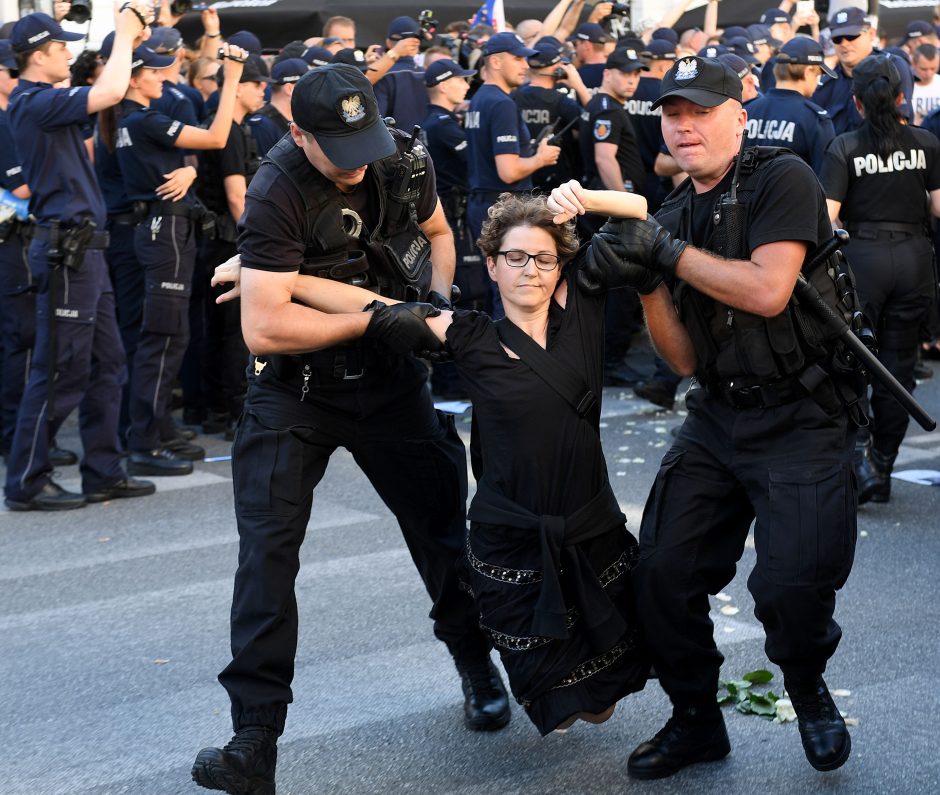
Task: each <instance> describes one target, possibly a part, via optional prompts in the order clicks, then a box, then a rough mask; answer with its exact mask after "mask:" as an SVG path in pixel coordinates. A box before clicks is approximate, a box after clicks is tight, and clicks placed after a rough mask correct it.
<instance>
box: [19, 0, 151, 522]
mask: <svg viewBox="0 0 940 795" xmlns="http://www.w3.org/2000/svg"><path fill="white" fill-rule="evenodd" d="M150 13H151V12H150V9H149V7H148V6H146V5H145V4H144V3H133V4H127V5H126V6H125V7H124V10H122V11H121V12H120V14H119V16H118V20H117V30H116V33H115V40H114V47H113V51H112V55H111V59H110V60H109V62H108V63H107V64H105V66H104V68H103V69H102V72H101V75H100V76H99V78H98V80H97V82H96V83H95V85H94V86H91V87H75V88H69V89H56V88H53V87H52V84H53V83H57V82H59V81H61V80H64V79H65V78H67V77H68V76H69V68H68V63H69V60H70V58H71V56H70V54H69V51H68V48H67V47H66V45H65V42H67V41H75V40H76V39H80V38H81V36H80V35H79V34H73V33H66V32H65V31H63V30H62V28H61V27H60V26H59V25H58V23H56V22H55V21H54V20H53V19H52V18H51V17H49V16H48V15H46V14H29V15H27V16H25V17H23V18H22V19H20V20H19V21H18V22H17V23H16V25H15V26H14V28H13V34H12V44H13V50H14V52H15V53H16V59H17V65H18V66H19V68H20V82H19V85H18V86H17V87H16V89H15V91H14V93H13V95H12V97H11V100H10V110H9V116H10V124H11V127H12V130H13V138H14V141H15V144H16V151H17V153H18V154H19V155H20V157H21V158H22V159H23V172H24V176H25V177H26V182H27V184H28V185H29V186H30V189H31V191H32V196H31V198H30V210H31V212H32V214H33V215H34V216H35V218H36V220H37V228H36V231H35V234H34V236H33V239H32V242H31V244H30V252H29V261H30V268H31V270H32V278H33V280H34V282H35V283H36V284H37V286H38V288H39V293H38V297H37V313H36V345H35V349H34V354H33V359H32V362H31V370H30V375H29V382H28V383H27V385H26V390H25V392H24V394H23V402H22V404H21V406H20V412H19V415H18V417H17V427H16V434H15V435H14V438H13V447H12V449H11V451H10V455H9V458H8V466H7V479H6V504H7V506H8V507H10V508H12V509H14V510H36V509H39V510H65V509H71V508H80V507H82V506H83V505H85V503H86V502H89V501H90V502H102V501H105V500H109V499H113V498H118V497H137V496H142V495H145V494H152V493H153V491H154V486H153V484H152V483H147V482H145V481H137V480H134V479H133V478H128V477H127V475H126V474H125V472H124V469H123V466H122V464H121V451H120V445H119V441H118V428H117V426H118V411H119V406H120V396H121V384H122V383H123V380H124V378H125V363H124V353H123V351H122V350H121V340H120V336H119V334H118V328H117V322H116V320H115V314H114V293H113V291H112V289H111V284H110V281H109V279H108V270H107V265H106V263H105V260H104V255H103V251H104V249H105V247H106V246H107V235H106V233H105V232H104V231H103V230H104V225H105V220H106V219H105V208H104V202H103V201H102V198H101V191H100V190H99V189H98V186H97V184H96V182H95V176H94V171H93V170H92V167H91V163H90V162H89V159H88V154H87V150H86V148H85V142H84V129H85V127H86V125H87V124H88V115H89V114H90V113H95V112H98V111H100V110H103V109H104V108H106V107H109V106H111V105H113V104H115V103H116V102H118V101H119V100H120V99H121V97H122V96H123V95H124V91H125V89H126V88H127V82H128V78H129V76H130V66H131V49H132V46H133V41H134V38H135V37H136V36H138V35H140V34H141V33H142V31H143V29H144V27H145V23H144V21H143V20H144V18H145V15H147V14H150ZM66 286H67V287H68V289H67V290H66ZM76 407H79V412H80V431H81V435H82V446H83V448H84V457H83V459H82V463H81V473H82V489H83V492H84V494H71V493H69V492H66V491H64V490H63V489H62V488H61V487H60V486H58V485H57V484H56V483H55V482H54V481H53V480H52V478H51V475H52V465H51V462H50V460H49V439H50V438H51V436H52V435H54V433H55V431H56V429H57V428H58V427H59V426H60V425H61V423H62V421H63V420H64V419H65V418H66V417H67V416H68V415H69V414H70V413H71V411H72V410H73V409H74V408H76Z"/></svg>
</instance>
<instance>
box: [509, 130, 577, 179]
mask: <svg viewBox="0 0 940 795" xmlns="http://www.w3.org/2000/svg"><path fill="white" fill-rule="evenodd" d="M559 155H561V147H559V146H550V145H549V143H548V139H547V138H545V139H543V140H542V141H540V142H539V146H538V149H536V150H535V154H534V155H532V156H531V157H522V156H520V155H510V154H505V155H496V173H497V174H499V178H500V179H501V180H502V181H503V182H505V183H507V184H508V183H511V182H518V181H519V180H521V179H525V178H526V177H528V176H531V175H532V174H534V173H535V172H536V171H538V170H539V169H540V168H545V166H553V165H555V163H557V162H558V157H559Z"/></svg>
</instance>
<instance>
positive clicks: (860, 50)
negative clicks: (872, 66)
mask: <svg viewBox="0 0 940 795" xmlns="http://www.w3.org/2000/svg"><path fill="white" fill-rule="evenodd" d="M829 31H830V34H831V36H832V43H833V44H834V45H835V48H836V56H838V58H839V63H838V64H836V68H835V70H834V71H835V73H836V77H831V78H824V79H823V80H822V82H821V83H820V85H819V88H817V89H816V91H815V92H814V93H813V102H815V103H816V104H817V105H819V106H820V107H821V108H824V109H825V110H826V112H827V113H828V114H829V118H830V119H832V125H833V128H834V129H835V133H836V135H841V134H842V133H844V132H849V131H850V130H854V129H856V128H857V127H859V126H860V125H861V123H862V117H861V116H859V114H858V110H856V108H855V102H854V101H853V99H852V70H853V69H854V68H855V65H856V64H858V63H859V62H861V61H862V59H864V58H867V57H868V56H869V55H871V52H872V46H873V45H872V30H871V25H870V24H869V22H868V19H867V18H866V16H865V12H864V11H862V10H861V9H860V8H856V7H854V6H849V7H848V8H843V9H842V10H841V11H837V12H836V13H835V14H833V15H832V16H831V17H830V18H829Z"/></svg>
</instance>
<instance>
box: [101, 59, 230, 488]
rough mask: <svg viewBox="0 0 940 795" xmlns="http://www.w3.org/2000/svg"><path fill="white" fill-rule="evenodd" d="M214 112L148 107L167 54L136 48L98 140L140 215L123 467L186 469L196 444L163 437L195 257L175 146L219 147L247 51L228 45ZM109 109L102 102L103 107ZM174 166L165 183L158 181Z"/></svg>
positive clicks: (188, 173)
mask: <svg viewBox="0 0 940 795" xmlns="http://www.w3.org/2000/svg"><path fill="white" fill-rule="evenodd" d="M224 52H225V53H226V56H227V57H226V60H225V63H224V64H223V74H224V75H225V76H226V77H227V78H228V80H227V82H228V85H226V86H223V88H222V91H221V95H220V98H219V110H218V113H217V114H216V116H215V118H214V119H213V121H212V125H211V126H210V127H209V129H203V128H201V127H195V126H191V125H188V124H181V123H180V122H179V121H178V120H176V119H172V118H170V117H169V116H166V115H164V114H163V113H161V112H160V111H157V110H154V109H153V108H152V107H151V103H152V101H154V100H156V99H157V98H158V97H159V96H160V94H161V92H162V91H163V90H164V88H165V85H166V81H165V80H164V79H163V75H162V71H163V70H164V69H167V68H171V67H172V66H173V64H174V63H175V59H174V58H173V57H171V56H161V55H157V54H156V53H155V52H153V50H151V49H149V48H148V47H139V48H137V49H136V50H135V51H134V60H133V62H132V64H131V79H130V85H129V87H128V90H127V94H126V96H125V99H124V101H123V102H122V103H121V105H120V110H119V113H120V121H119V123H118V124H117V129H116V130H114V127H112V126H111V125H105V124H104V117H103V118H102V125H101V127H102V128H104V127H107V128H108V130H109V131H110V130H114V133H113V137H111V136H109V135H108V134H107V133H103V134H102V137H103V138H104V139H105V145H106V146H109V148H113V150H114V151H115V152H116V154H117V159H118V164H119V165H120V169H121V175H122V178H123V181H124V188H125V192H126V194H127V198H128V200H129V201H131V202H132V203H133V207H134V214H135V216H136V220H137V221H138V223H137V225H136V227H135V229H134V251H135V254H136V257H137V261H138V262H139V263H140V266H141V268H142V270H143V272H144V299H143V320H142V324H141V331H140V336H139V338H138V343H137V349H136V351H135V354H134V364H133V367H132V370H131V371H132V379H131V384H130V388H129V390H128V391H129V410H130V427H129V430H128V439H127V447H128V450H129V456H128V465H127V466H128V471H129V472H131V473H132V474H137V475H188V474H189V473H190V472H192V471H193V465H192V463H191V461H192V460H198V459H201V458H202V457H203V455H204V453H205V451H204V450H203V448H201V447H199V446H198V445H194V444H176V445H174V447H173V448H168V447H166V446H164V445H163V444H161V441H162V439H163V438H165V437H166V436H167V433H166V431H165V429H166V428H167V427H168V426H170V427H171V426H172V424H173V423H172V419H171V418H170V393H171V390H172V388H173V384H174V383H175V382H176V377H177V375H178V373H179V369H180V364H181V362H182V358H183V354H184V352H185V351H186V346H187V343H188V341H189V294H190V290H191V286H192V280H193V266H194V260H195V256H196V229H197V221H199V220H200V216H201V214H202V210H201V208H200V207H198V206H197V203H196V201H195V199H194V197H193V194H192V192H191V191H190V187H191V186H192V183H193V181H194V180H195V178H196V170H195V169H194V168H192V167H190V168H188V169H185V170H184V167H183V151H182V150H183V149H197V150H199V149H219V148H221V147H223V146H224V145H225V143H226V141H227V138H228V135H229V133H230V131H231V120H232V113H233V109H234V105H235V102H236V97H235V93H236V89H237V86H236V85H234V83H233V81H235V80H237V79H238V78H239V77H241V74H242V71H243V63H242V61H241V60H233V59H242V58H244V57H246V56H247V53H245V52H244V51H242V50H239V49H238V48H231V49H229V46H228V45H226V48H225V49H224ZM109 113H112V111H111V110H110V109H108V110H105V111H103V114H109ZM176 170H180V172H181V173H180V174H179V179H178V181H177V182H176V183H175V184H173V185H172V186H171V189H170V190H166V189H165V188H163V185H164V180H165V179H166V177H167V175H168V174H170V173H171V172H173V171H176Z"/></svg>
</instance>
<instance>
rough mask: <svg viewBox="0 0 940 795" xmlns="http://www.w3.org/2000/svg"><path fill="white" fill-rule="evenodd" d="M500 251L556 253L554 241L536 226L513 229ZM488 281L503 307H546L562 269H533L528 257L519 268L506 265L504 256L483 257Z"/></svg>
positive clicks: (505, 235) (505, 237) (533, 266)
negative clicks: (497, 293)
mask: <svg viewBox="0 0 940 795" xmlns="http://www.w3.org/2000/svg"><path fill="white" fill-rule="evenodd" d="M499 248H500V251H509V250H511V249H518V250H519V251H525V252H526V253H527V254H557V253H558V251H557V248H556V247H555V241H554V239H553V238H552V236H551V235H550V234H549V233H548V232H546V231H545V230H544V229H541V228H539V227H535V226H516V227H513V228H512V229H510V230H509V231H508V232H506V234H504V235H503V242H502V243H501V244H500V247H499ZM486 267H487V270H488V271H489V274H490V278H491V279H492V280H493V281H494V282H496V285H497V287H499V294H500V295H501V296H502V299H503V304H509V305H511V306H515V307H519V308H524V309H529V310H531V309H540V308H543V307H544V308H547V307H548V304H549V301H551V299H552V296H553V295H554V293H555V288H556V287H557V286H558V280H559V279H560V278H561V266H560V265H558V266H556V267H555V269H554V270H551V271H543V270H540V269H539V268H538V267H536V264H535V260H534V259H532V258H531V257H530V258H529V261H528V262H527V263H526V264H525V265H524V266H523V267H521V268H513V267H512V266H510V265H508V264H507V263H506V257H505V256H504V255H502V254H498V255H497V256H496V257H495V258H493V257H487V258H486Z"/></svg>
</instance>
